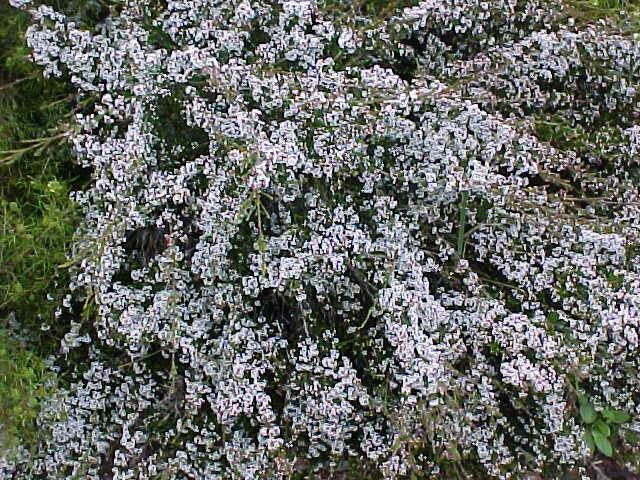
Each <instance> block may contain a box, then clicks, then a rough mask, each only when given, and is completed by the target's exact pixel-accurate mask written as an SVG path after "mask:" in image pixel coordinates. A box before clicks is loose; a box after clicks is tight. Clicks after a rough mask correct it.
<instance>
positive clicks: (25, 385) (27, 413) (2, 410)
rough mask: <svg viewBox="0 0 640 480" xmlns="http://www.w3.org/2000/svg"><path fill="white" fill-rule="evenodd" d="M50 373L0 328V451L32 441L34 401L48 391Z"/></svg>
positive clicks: (32, 354)
mask: <svg viewBox="0 0 640 480" xmlns="http://www.w3.org/2000/svg"><path fill="white" fill-rule="evenodd" d="M48 379H50V380H52V374H51V373H50V372H49V371H48V370H47V368H46V366H45V364H44V363H43V361H42V360H41V359H40V357H38V356H37V355H35V354H34V353H31V352H29V351H28V350H26V349H24V348H23V347H22V346H21V345H20V343H19V342H17V341H15V340H13V339H12V338H11V336H10V335H9V333H8V332H7V331H6V330H0V454H1V453H2V449H3V448H11V447H13V446H15V445H17V443H18V442H20V444H21V445H22V446H24V447H27V448H28V447H30V446H32V445H34V444H35V443H36V440H37V431H36V429H35V428H34V422H35V419H36V415H37V413H38V404H39V402H40V400H41V399H43V398H45V397H46V396H47V395H48V394H49V390H50V388H51V387H49V386H48V383H49V382H48V381H47V380H48Z"/></svg>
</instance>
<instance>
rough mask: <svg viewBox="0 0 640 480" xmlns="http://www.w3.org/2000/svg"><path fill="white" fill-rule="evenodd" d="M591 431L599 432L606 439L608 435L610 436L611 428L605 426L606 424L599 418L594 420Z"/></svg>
mask: <svg viewBox="0 0 640 480" xmlns="http://www.w3.org/2000/svg"><path fill="white" fill-rule="evenodd" d="M593 429H594V430H595V431H598V432H600V433H601V434H602V435H604V436H605V437H608V436H609V435H611V428H610V427H609V425H607V423H606V422H604V421H602V419H600V418H599V419H598V420H596V422H595V423H594V424H593Z"/></svg>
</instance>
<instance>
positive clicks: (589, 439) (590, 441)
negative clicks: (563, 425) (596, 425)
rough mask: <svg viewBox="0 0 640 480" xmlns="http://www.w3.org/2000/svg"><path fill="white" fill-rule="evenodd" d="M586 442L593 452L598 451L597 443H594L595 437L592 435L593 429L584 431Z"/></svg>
mask: <svg viewBox="0 0 640 480" xmlns="http://www.w3.org/2000/svg"><path fill="white" fill-rule="evenodd" d="M584 441H585V443H586V444H587V445H588V446H589V448H590V449H591V451H594V450H595V449H596V443H595V442H594V441H593V435H591V429H590V428H587V429H586V430H585V431H584Z"/></svg>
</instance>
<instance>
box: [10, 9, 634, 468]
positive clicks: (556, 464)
mask: <svg viewBox="0 0 640 480" xmlns="http://www.w3.org/2000/svg"><path fill="white" fill-rule="evenodd" d="M12 3H13V4H15V6H18V7H22V8H25V9H28V10H29V11H30V12H31V14H32V16H33V20H34V23H33V25H32V27H31V28H30V30H29V34H28V43H29V46H30V47H31V49H32V52H33V58H34V60H35V61H36V62H37V63H38V64H40V65H41V66H42V67H43V69H44V73H45V75H54V76H62V77H64V78H66V79H68V81H69V82H71V84H73V85H74V86H75V88H76V89H77V91H78V92H79V94H80V95H81V96H82V97H83V98H84V99H86V100H87V105H89V107H87V109H85V110H83V111H82V113H79V114H78V115H77V117H76V129H75V130H74V131H73V132H72V133H71V139H72V142H73V146H74V149H75V152H76V154H77V157H78V161H79V162H80V164H81V165H82V166H84V167H87V168H91V169H92V172H93V181H92V185H91V187H90V188H89V189H88V190H86V191H80V192H76V193H75V195H74V198H75V201H76V202H77V204H78V205H79V207H80V208H81V209H82V211H83V214H84V223H83V226H82V228H81V231H80V232H79V234H78V240H77V242H76V244H75V249H74V252H73V253H74V255H73V259H74V260H75V263H74V267H73V269H74V270H73V280H72V282H71V285H70V289H71V293H70V294H69V295H68V296H67V298H66V299H65V301H64V302H63V305H62V306H61V308H60V310H59V312H58V313H59V317H60V319H61V320H62V319H68V321H69V322H70V329H69V333H68V334H67V335H66V336H65V338H64V340H63V342H62V351H61V355H60V358H59V359H58V363H57V367H56V368H57V371H58V372H59V374H60V376H61V377H62V378H63V379H64V380H65V381H66V382H67V387H66V388H61V389H60V390H59V392H58V393H57V394H56V396H54V397H53V398H52V399H50V401H49V403H48V404H47V406H45V408H44V409H43V412H42V414H41V418H40V422H41V427H42V429H43V432H45V433H43V439H42V442H41V445H40V447H39V450H38V451H37V452H34V453H32V454H30V456H29V457H28V458H27V457H25V460H24V462H22V463H21V464H20V463H19V464H17V465H12V466H9V465H7V466H6V469H7V472H8V471H9V470H11V469H17V470H18V471H22V472H29V475H31V477H30V478H95V479H103V478H112V479H127V478H140V479H142V478H193V479H205V478H206V479H216V478H219V479H227V478H237V479H267V478H308V476H310V475H319V478H323V477H322V476H324V477H327V476H330V475H332V474H334V473H336V472H344V471H346V470H349V469H351V471H357V472H359V474H360V475H362V476H363V477H364V478H378V477H380V478H387V479H394V478H457V477H465V476H472V477H473V476H474V475H475V477H474V478H482V477H490V478H520V477H521V476H522V475H523V474H524V473H525V472H528V471H540V472H542V473H543V474H544V475H546V476H548V477H550V478H560V477H561V475H563V474H565V473H567V472H570V471H574V472H578V473H584V472H585V469H584V467H585V465H586V464H587V461H588V458H589V457H590V456H591V452H592V450H593V448H597V449H598V450H600V451H601V452H603V453H605V454H608V455H611V454H612V452H611V450H612V447H613V446H615V449H616V452H620V455H624V454H634V453H640V452H638V449H639V446H638V444H637V442H636V443H634V442H635V440H634V437H633V431H634V430H639V429H640V424H639V423H638V420H639V417H640V377H638V374H637V372H638V369H639V368H640V356H639V355H638V352H639V343H638V342H639V340H638V335H639V333H640V331H639V328H640V324H639V310H638V309H639V308H640V276H639V273H640V267H639V265H640V264H639V262H638V255H639V254H640V223H639V222H638V219H639V218H640V188H639V187H640V185H639V182H640V165H639V159H638V158H639V157H638V152H639V150H640V127H638V117H639V115H640V110H639V107H638V100H639V92H638V90H637V88H638V83H639V80H640V70H639V67H638V66H639V65H640V63H639V61H640V46H639V44H638V42H637V40H635V39H632V38H629V37H627V36H622V35H617V34H615V33H613V32H612V31H610V29H609V28H607V26H606V24H598V25H579V26H576V25H574V23H575V22H573V21H572V20H571V19H570V18H568V16H567V15H566V14H565V13H564V9H563V7H562V5H561V4H559V3H554V2H548V1H543V0H534V1H531V0H527V1H521V0H496V1H492V2H481V1H477V0H447V1H440V0H425V1H416V2H409V1H397V2H393V3H394V5H392V6H393V7H394V9H393V11H391V9H389V8H387V7H384V5H382V6H381V5H379V4H378V3H377V2H371V3H370V4H369V8H367V7H366V5H361V2H351V1H346V0H345V1H339V0H304V1H300V0H298V1H285V0H280V1H267V0H260V1H249V0H233V1H228V0H227V1H219V0H172V1H168V2H160V1H154V0H127V1H124V2H113V4H112V5H111V6H110V7H108V11H107V10H105V11H104V12H102V13H103V14H104V15H101V16H100V18H99V19H98V21H95V22H91V23H89V22H86V23H80V22H78V21H74V20H73V19H72V17H71V16H70V15H71V14H70V13H69V12H67V13H66V14H65V13H64V12H58V11H55V10H54V9H52V8H51V7H49V6H46V5H35V4H34V3H32V2H31V1H28V0H12ZM382 3H384V2H382ZM105 8H106V7H105ZM585 412H588V413H585ZM598 415H599V416H600V417H602V418H603V419H609V420H610V424H611V425H610V424H609V423H606V422H604V421H602V420H599V422H600V423H596V422H595V419H596V418H600V417H599V416H598ZM602 425H604V427H603V426H602ZM605 427H606V428H605ZM605 430H606V432H605ZM605 433H606V434H605ZM354 465H355V467H354ZM354 474H355V473H354Z"/></svg>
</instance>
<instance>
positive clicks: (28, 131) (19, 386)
mask: <svg viewBox="0 0 640 480" xmlns="http://www.w3.org/2000/svg"><path fill="white" fill-rule="evenodd" d="M27 24H28V16H27V15H26V14H24V13H21V12H18V11H17V10H15V9H12V8H11V7H9V6H8V5H7V4H6V2H2V3H0V425H2V426H1V430H2V432H3V435H4V438H3V439H2V442H0V443H3V444H5V445H11V444H15V443H16V442H18V443H22V444H23V445H28V444H29V442H30V440H31V439H33V436H34V435H35V431H34V430H33V427H34V423H33V422H34V419H35V415H36V414H37V411H38V410H37V406H38V402H39V400H40V399H41V398H42V396H43V395H44V394H45V393H46V389H45V387H44V383H43V382H44V380H45V377H46V374H45V367H44V365H43V363H42V360H41V359H40V356H44V355H47V354H50V353H53V352H55V351H57V349H58V345H59V338H60V335H61V334H62V332H61V331H58V330H59V329H56V326H55V323H54V320H53V310H54V308H55V307H56V306H57V304H59V301H60V297H61V295H62V294H63V287H64V286H65V285H66V283H67V282H66V274H65V269H64V268H62V266H63V264H64V263H65V262H66V261H67V260H66V256H65V253H66V252H67V251H68V250H69V242H70V240H71V238H72V235H73V231H74V229H75V226H74V225H75V216H76V215H75V210H74V206H73V204H72V202H71V200H70V199H69V192H70V190H71V189H72V187H73V186H77V185H79V182H78V181H79V179H80V171H79V170H78V169H77V168H75V167H74V166H73V161H72V157H71V152H70V150H69V148H68V146H66V145H65V144H64V143H63V142H62V140H63V137H62V136H61V134H62V133H63V132H64V128H65V124H66V123H67V122H68V121H69V120H70V118H69V114H70V112H71V111H72V108H73V105H72V100H73V98H72V97H71V96H70V94H69V91H68V90H67V89H65V88H64V87H63V86H62V85H61V84H60V83H58V82H55V81H52V80H44V79H42V77H41V74H40V72H39V70H38V69H37V68H36V67H34V66H33V65H32V64H31V62H30V61H29V59H28V56H27V55H28V50H27V47H26V45H25V42H24V31H25V29H26V27H27ZM49 137H56V138H55V139H51V138H49ZM34 139H39V140H38V141H37V142H31V141H32V140H34ZM7 151H9V152H7ZM48 294H50V295H52V296H53V298H54V300H53V301H47V295H48ZM50 298H51V297H50ZM9 319H15V322H9ZM42 325H51V326H52V327H51V329H50V330H48V331H46V332H45V331H43V330H42V329H41V326H42ZM16 338H21V339H23V340H24V341H23V342H18V341H17V340H16Z"/></svg>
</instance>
